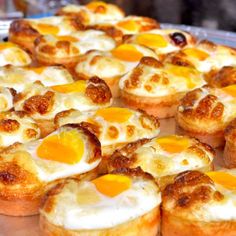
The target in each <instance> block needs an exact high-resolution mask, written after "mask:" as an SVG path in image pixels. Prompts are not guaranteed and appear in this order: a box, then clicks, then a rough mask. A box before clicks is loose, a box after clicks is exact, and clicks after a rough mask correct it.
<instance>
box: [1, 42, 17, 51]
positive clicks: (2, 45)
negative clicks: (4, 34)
mask: <svg viewBox="0 0 236 236" xmlns="http://www.w3.org/2000/svg"><path fill="white" fill-rule="evenodd" d="M13 47H17V45H15V44H14V43H11V42H6V43H5V42H0V51H2V50H5V49H7V48H13Z"/></svg>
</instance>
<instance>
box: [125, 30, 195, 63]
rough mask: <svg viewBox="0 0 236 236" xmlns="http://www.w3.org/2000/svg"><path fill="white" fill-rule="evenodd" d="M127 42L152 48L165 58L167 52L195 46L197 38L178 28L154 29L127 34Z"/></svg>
mask: <svg viewBox="0 0 236 236" xmlns="http://www.w3.org/2000/svg"><path fill="white" fill-rule="evenodd" d="M124 42H125V43H136V44H139V45H143V46H146V47H149V48H151V49H152V50H154V51H155V53H156V54H157V55H158V57H159V59H160V60H161V59H164V58H165V55H166V54H167V53H171V52H175V51H178V50H180V49H181V48H185V47H193V46H194V45H195V43H196V39H195V37H194V36H193V35H191V34H190V33H188V32H185V31H182V30H177V29H154V30H151V31H146V32H141V33H138V34H134V35H126V36H125V37H124Z"/></svg>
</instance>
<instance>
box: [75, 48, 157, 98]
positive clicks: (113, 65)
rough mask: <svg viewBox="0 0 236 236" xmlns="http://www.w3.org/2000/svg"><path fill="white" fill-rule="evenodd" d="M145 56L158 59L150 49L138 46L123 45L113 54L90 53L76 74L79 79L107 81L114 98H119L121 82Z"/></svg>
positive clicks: (79, 65)
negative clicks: (97, 78) (98, 78)
mask: <svg viewBox="0 0 236 236" xmlns="http://www.w3.org/2000/svg"><path fill="white" fill-rule="evenodd" d="M144 56H149V57H154V58H157V56H156V54H155V53H154V52H153V51H152V50H151V49H149V48H147V47H144V46H140V45H137V44H121V45H119V46H118V47H116V48H115V49H113V50H112V51H111V52H100V51H90V52H88V53H86V54H85V55H83V56H81V57H80V59H79V61H78V63H77V65H76V67H75V74H76V77H77V78H79V79H88V78H90V77H91V76H98V77H100V78H102V79H104V80H105V81H106V83H107V84H108V86H109V87H110V89H111V91H112V95H113V97H118V96H119V86H118V84H119V80H120V78H121V77H122V76H123V75H124V74H126V73H127V72H128V71H130V70H132V69H133V68H134V67H135V66H137V64H138V63H139V61H140V59H141V58H142V57H144Z"/></svg>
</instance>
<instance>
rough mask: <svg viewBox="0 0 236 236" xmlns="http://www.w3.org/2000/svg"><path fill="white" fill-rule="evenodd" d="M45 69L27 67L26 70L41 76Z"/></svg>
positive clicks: (42, 67)
mask: <svg viewBox="0 0 236 236" xmlns="http://www.w3.org/2000/svg"><path fill="white" fill-rule="evenodd" d="M45 68H46V67H44V66H41V67H25V69H26V70H30V71H33V72H35V73H36V74H41V73H42V72H43V71H44V70H45Z"/></svg>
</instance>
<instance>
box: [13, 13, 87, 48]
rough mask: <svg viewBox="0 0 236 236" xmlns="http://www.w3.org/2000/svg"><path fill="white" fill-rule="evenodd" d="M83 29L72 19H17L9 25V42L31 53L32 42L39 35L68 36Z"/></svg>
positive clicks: (55, 17) (59, 17) (53, 17)
mask: <svg viewBox="0 0 236 236" xmlns="http://www.w3.org/2000/svg"><path fill="white" fill-rule="evenodd" d="M83 29H84V26H83V25H82V24H81V22H80V21H79V20H78V19H76V18H73V17H66V16H51V17H45V18H39V19H18V20H14V21H13V22H12V23H11V25H10V29H9V40H10V41H11V42H15V43H17V44H19V45H20V46H22V47H23V48H26V49H28V50H29V51H31V52H33V50H34V41H35V39H36V38H37V37H39V36H40V35H46V34H52V35H70V34H71V33H73V32H76V31H78V30H83ZM49 50H50V49H49Z"/></svg>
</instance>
